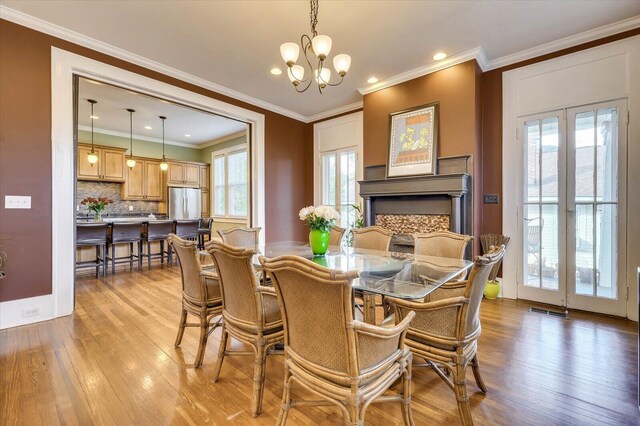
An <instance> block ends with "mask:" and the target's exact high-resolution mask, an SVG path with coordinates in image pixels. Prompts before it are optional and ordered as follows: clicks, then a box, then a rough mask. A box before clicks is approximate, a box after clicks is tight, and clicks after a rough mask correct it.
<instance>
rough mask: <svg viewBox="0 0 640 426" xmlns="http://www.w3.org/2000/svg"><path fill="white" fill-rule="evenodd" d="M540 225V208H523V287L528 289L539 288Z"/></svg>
mask: <svg viewBox="0 0 640 426" xmlns="http://www.w3.org/2000/svg"><path fill="white" fill-rule="evenodd" d="M541 223H542V218H541V217H540V206H539V205H538V204H530V205H528V206H525V221H524V253H525V268H526V269H525V279H524V285H526V286H528V287H540V275H541V274H540V269H541V266H542V262H541V257H540V246H541V244H540V241H541V234H540V232H541V228H542V226H541Z"/></svg>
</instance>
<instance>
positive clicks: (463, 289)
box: [386, 246, 504, 425]
mask: <svg viewBox="0 0 640 426" xmlns="http://www.w3.org/2000/svg"><path fill="white" fill-rule="evenodd" d="M503 255H504V246H501V247H494V248H493V249H492V250H491V251H490V252H489V253H487V254H485V255H484V256H479V257H476V259H475V261H474V265H473V268H472V269H471V273H470V274H469V279H467V280H465V281H457V282H450V283H446V284H444V285H443V286H441V287H440V288H438V289H437V290H435V291H434V292H433V293H431V297H430V298H429V301H428V302H414V301H409V300H403V299H397V298H392V297H387V299H386V300H387V302H388V303H389V304H390V305H391V307H392V308H393V309H394V311H395V320H396V321H401V320H403V319H404V318H407V317H408V316H409V315H410V314H411V313H414V312H415V318H414V319H413V321H412V323H411V325H410V327H409V330H408V331H407V337H406V339H405V343H406V345H407V347H408V348H409V349H411V352H413V354H414V355H415V356H418V357H420V358H423V359H425V360H426V361H427V365H428V366H430V367H431V368H433V370H434V371H435V372H436V373H437V374H438V376H440V377H441V378H442V379H443V380H444V381H445V383H446V384H447V385H448V386H449V387H450V388H451V389H452V390H453V391H454V393H455V395H456V400H457V403H458V414H459V416H460V420H461V421H462V424H463V425H472V424H473V419H472V418H471V408H470V406H469V396H468V394H467V382H466V370H467V367H468V366H471V368H472V370H473V375H474V377H475V380H476V383H477V385H478V387H479V388H480V390H481V391H482V393H486V392H487V387H486V386H485V384H484V381H483V380H482V376H481V375H480V366H479V363H478V356H477V350H478V337H479V336H480V330H481V327H480V318H479V313H480V302H481V301H482V293H483V291H484V286H485V283H486V282H487V278H488V277H489V273H490V272H491V269H492V268H493V266H494V265H496V264H497V263H498V262H499V261H500V259H502V256H503ZM443 369H444V370H445V371H446V372H449V373H450V374H451V375H452V378H449V377H447V375H446V374H445V371H443Z"/></svg>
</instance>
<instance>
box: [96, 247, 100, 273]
mask: <svg viewBox="0 0 640 426" xmlns="http://www.w3.org/2000/svg"><path fill="white" fill-rule="evenodd" d="M99 274H100V246H96V278H98V275H99Z"/></svg>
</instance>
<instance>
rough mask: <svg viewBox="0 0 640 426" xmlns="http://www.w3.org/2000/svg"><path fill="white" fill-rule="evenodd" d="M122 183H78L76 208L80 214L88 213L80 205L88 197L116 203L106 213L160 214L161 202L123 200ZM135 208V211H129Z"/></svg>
mask: <svg viewBox="0 0 640 426" xmlns="http://www.w3.org/2000/svg"><path fill="white" fill-rule="evenodd" d="M121 185H122V184H120V183H110V182H91V181H83V180H80V181H78V188H77V189H78V192H77V193H76V206H80V210H79V211H78V213H88V212H89V210H88V209H87V207H86V206H82V205H80V201H82V200H83V199H85V198H86V197H94V198H98V197H109V198H111V199H112V200H113V201H115V203H113V204H109V205H108V206H107V208H106V209H105V213H108V214H113V213H146V214H148V213H158V210H159V204H160V203H159V202H157V201H133V200H128V201H127V200H124V201H123V200H122V199H121V192H120V191H121ZM129 206H133V210H131V211H130V210H129Z"/></svg>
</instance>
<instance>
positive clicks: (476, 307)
mask: <svg viewBox="0 0 640 426" xmlns="http://www.w3.org/2000/svg"><path fill="white" fill-rule="evenodd" d="M503 255H504V246H500V247H494V249H493V250H492V251H490V252H489V253H487V254H485V255H484V256H478V257H476V259H475V261H474V265H473V268H472V269H471V273H470V274H469V280H468V282H467V288H466V289H465V294H464V296H465V297H467V298H469V303H468V305H467V313H466V321H465V332H464V334H463V336H467V335H469V334H470V333H472V332H474V331H475V330H476V329H477V328H478V327H479V326H480V318H479V316H478V314H479V312H480V302H482V293H483V292H484V287H485V284H486V283H487V279H488V278H489V273H491V269H492V268H493V267H494V265H496V264H497V263H498V262H499V261H500V260H501V259H502V256H503Z"/></svg>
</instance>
